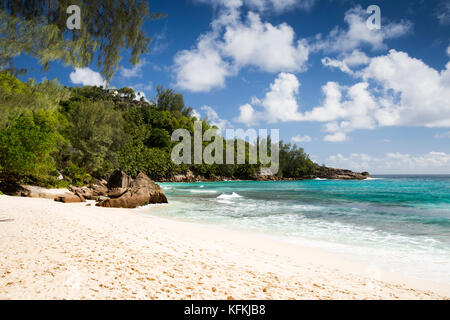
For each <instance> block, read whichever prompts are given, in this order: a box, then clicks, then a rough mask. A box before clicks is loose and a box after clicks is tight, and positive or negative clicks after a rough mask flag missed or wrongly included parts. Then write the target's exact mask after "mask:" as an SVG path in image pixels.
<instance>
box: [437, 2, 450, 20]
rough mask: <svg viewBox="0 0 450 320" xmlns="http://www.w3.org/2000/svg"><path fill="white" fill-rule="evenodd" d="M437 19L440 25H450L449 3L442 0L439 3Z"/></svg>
mask: <svg viewBox="0 0 450 320" xmlns="http://www.w3.org/2000/svg"><path fill="white" fill-rule="evenodd" d="M437 18H438V20H439V23H440V24H442V25H447V24H450V1H448V0H444V1H442V2H441V5H440V7H439V8H438V10H437Z"/></svg>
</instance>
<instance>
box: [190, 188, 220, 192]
mask: <svg viewBox="0 0 450 320" xmlns="http://www.w3.org/2000/svg"><path fill="white" fill-rule="evenodd" d="M189 192H192V193H217V191H216V190H198V189H189Z"/></svg>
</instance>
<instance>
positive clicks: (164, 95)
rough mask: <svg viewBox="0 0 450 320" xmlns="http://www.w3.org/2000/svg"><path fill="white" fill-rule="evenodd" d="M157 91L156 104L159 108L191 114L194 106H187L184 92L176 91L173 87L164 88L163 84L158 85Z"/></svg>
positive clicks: (185, 114) (186, 114)
mask: <svg viewBox="0 0 450 320" xmlns="http://www.w3.org/2000/svg"><path fill="white" fill-rule="evenodd" d="M156 92H157V95H156V105H157V106H158V108H160V109H161V110H165V111H170V112H172V113H175V114H177V115H178V114H180V115H183V116H186V117H188V116H190V114H191V112H192V108H186V107H185V105H184V98H183V95H182V94H180V93H175V92H174V91H173V90H172V89H164V87H163V86H158V87H157V89H156Z"/></svg>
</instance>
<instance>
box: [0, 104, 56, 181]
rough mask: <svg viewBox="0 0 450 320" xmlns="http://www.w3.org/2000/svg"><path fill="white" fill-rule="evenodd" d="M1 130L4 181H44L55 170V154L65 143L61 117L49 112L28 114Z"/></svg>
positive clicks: (10, 120) (1, 160) (0, 174)
mask: <svg viewBox="0 0 450 320" xmlns="http://www.w3.org/2000/svg"><path fill="white" fill-rule="evenodd" d="M8 120H9V121H8V125H7V126H5V127H4V128H2V129H0V166H1V171H0V177H1V178H2V179H4V180H10V181H14V180H21V179H25V178H26V179H31V180H34V179H44V178H46V177H47V175H48V173H49V172H52V171H54V170H55V163H54V161H53V159H52V157H51V154H52V153H53V152H55V151H56V147H57V145H58V142H59V141H60V140H61V139H62V137H61V135H60V134H59V133H58V130H57V128H58V125H57V121H58V116H57V114H56V112H52V111H49V110H44V109H41V110H38V111H31V110H26V111H24V112H22V114H20V115H19V116H15V117H14V118H10V119H8Z"/></svg>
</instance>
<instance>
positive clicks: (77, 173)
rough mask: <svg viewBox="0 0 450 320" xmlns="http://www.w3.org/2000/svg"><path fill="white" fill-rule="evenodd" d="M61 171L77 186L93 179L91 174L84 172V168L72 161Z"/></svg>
mask: <svg viewBox="0 0 450 320" xmlns="http://www.w3.org/2000/svg"><path fill="white" fill-rule="evenodd" d="M63 173H64V175H65V176H66V177H68V178H69V179H70V181H71V184H72V185H74V186H77V187H80V186H83V185H85V184H88V183H91V182H92V180H93V179H92V176H91V175H90V174H89V173H87V172H86V169H85V168H80V167H78V166H77V165H76V164H74V163H72V164H70V165H69V166H67V167H66V168H64V171H63Z"/></svg>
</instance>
